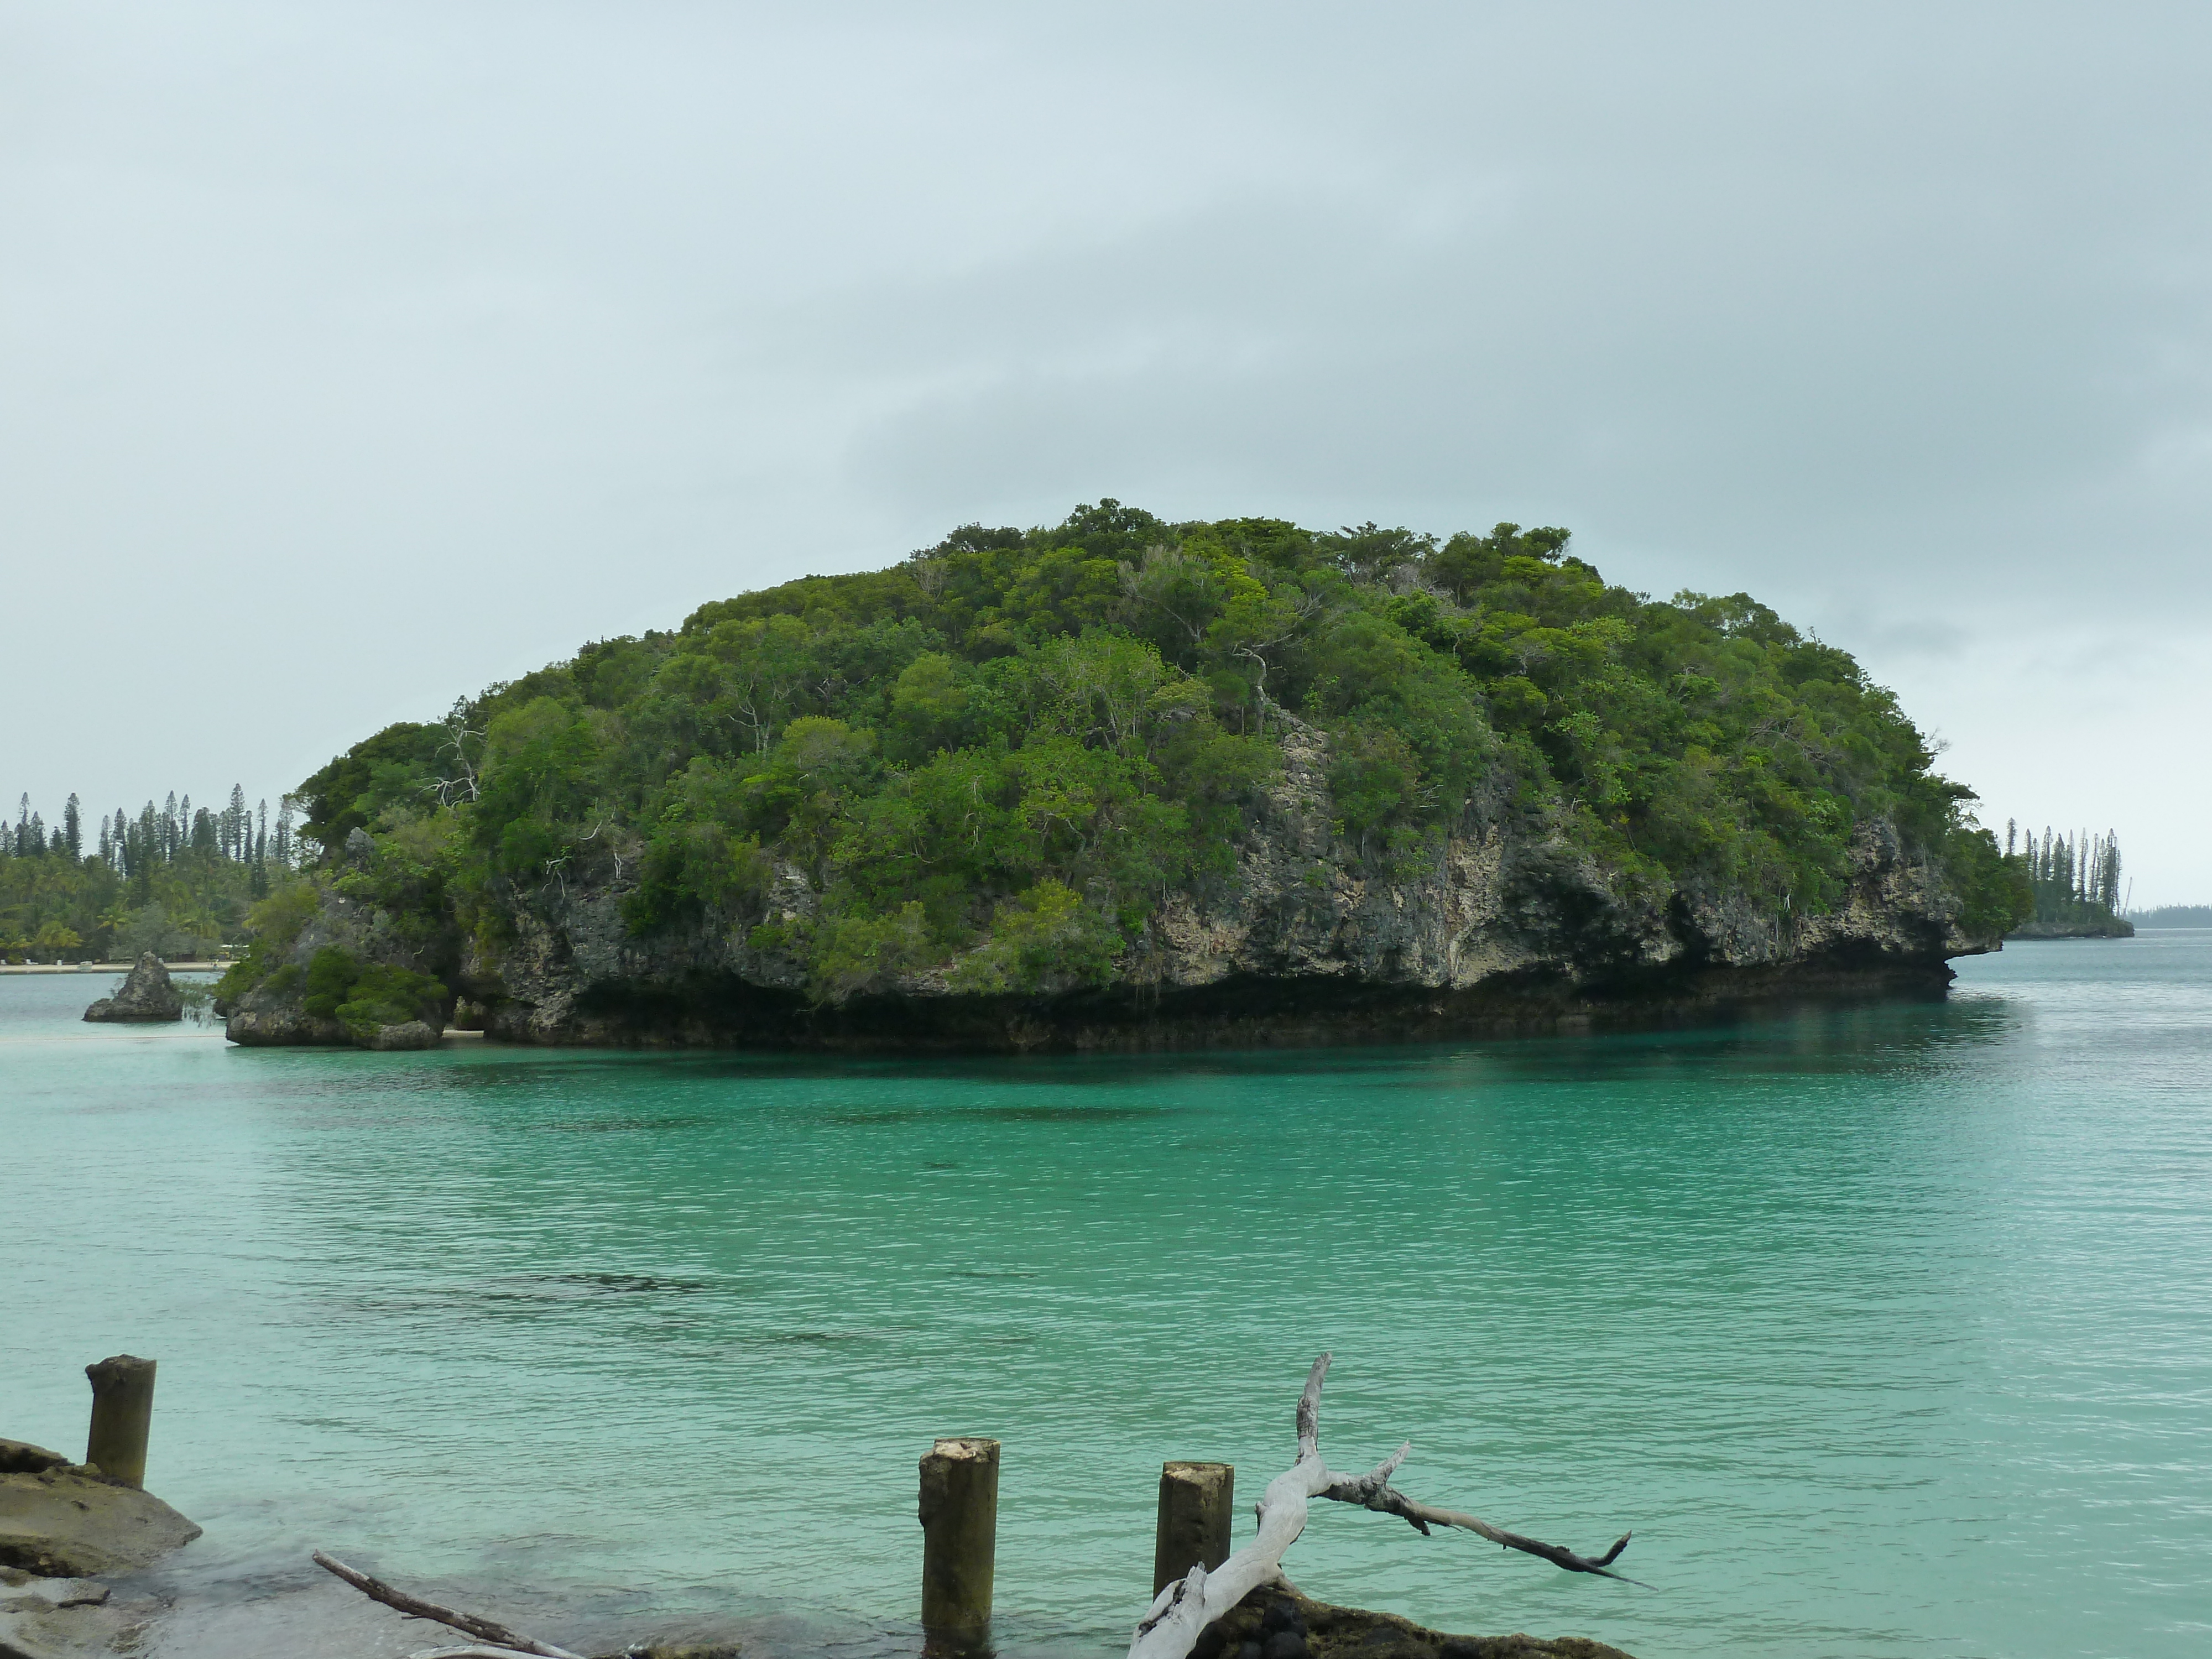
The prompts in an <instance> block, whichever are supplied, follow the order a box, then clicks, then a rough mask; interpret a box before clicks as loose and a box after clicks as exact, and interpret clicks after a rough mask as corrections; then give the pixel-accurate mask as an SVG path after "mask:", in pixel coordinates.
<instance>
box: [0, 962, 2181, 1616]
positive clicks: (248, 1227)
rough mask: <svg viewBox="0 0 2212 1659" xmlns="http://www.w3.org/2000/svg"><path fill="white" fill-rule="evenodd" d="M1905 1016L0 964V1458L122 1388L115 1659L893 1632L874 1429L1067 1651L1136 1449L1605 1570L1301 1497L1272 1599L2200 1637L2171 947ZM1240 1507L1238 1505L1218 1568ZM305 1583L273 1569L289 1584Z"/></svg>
mask: <svg viewBox="0 0 2212 1659" xmlns="http://www.w3.org/2000/svg"><path fill="white" fill-rule="evenodd" d="M1959 966H1960V969H1961V976H1960V981H1959V983H1958V985H1957V986H1956V987H1954V990H1953V993H1952V994H1951V996H1950V997H1949V999H1948V1000H1945V1001H1942V1002H1898V1003H1885V1004H1877V1005H1863V1006H1852V1007H1838V1008H1831V1009H1826V1010H1811V1011H1806V1012H1797V1013H1793V1014H1780V1015H1777V1016H1775V1017H1773V1018H1768V1019H1765V1020H1761V1021H1759V1022H1756V1023H1748V1024H1736V1025H1733V1026H1728V1027H1723V1028H1716V1029H1710V1030H1689V1031H1674V1032H1667V1033H1662V1034H1654V1035H1644V1036H1597V1037H1585V1038H1578V1039H1561V1040H1519V1041H1498V1042H1471V1043H1467V1044H1463V1045H1452V1046H1425V1047H1417V1048H1358V1049H1342V1048H1337V1049H1317V1050H1280V1051H1275V1052H1272V1053H1264V1054H1230V1055H1223V1054H1206V1055H1202V1056H1182V1057H1174V1056H1170V1057H1164V1058H1159V1059H1149V1060H1132V1059H1128V1058H1126V1057H1116V1058H1114V1059H1111V1060H1073V1059H1052V1060H976V1061H969V1062H960V1061H948V1060H927V1061H922V1062H916V1063H896V1062H890V1061H883V1060H868V1061H838V1060H822V1059H819V1058H807V1059H792V1058H785V1057H765V1056H758V1055H740V1054H675V1055H671V1054H606V1053H596V1052H592V1053H583V1052H575V1051H546V1050H528V1049H517V1048H502V1047H497V1046H490V1045H486V1044H483V1043H481V1042H468V1043H453V1044H449V1045H448V1046H447V1047H446V1048H441V1049H439V1050H435V1051H431V1052H428V1053H422V1054H362V1053H353V1052H344V1053H325V1052H318V1051H305V1050H295V1051H286V1050H266V1049H264V1050H252V1051H249V1050H242V1049H236V1048H230V1047H229V1046H228V1045H227V1044H225V1043H224V1042H222V1040H221V1038H220V1036H219V1035H217V1034H216V1030H215V1028H211V1027H210V1028H195V1027H192V1026H191V1025H185V1026H184V1027H181V1028H179V1027H169V1028H161V1029H157V1030H141V1029H132V1028H95V1027H92V1026H87V1025H83V1024H78V1023H77V1020H76V1016H77V1015H78V1014H79V1013H80V1012H82V1006H83V1004H84V1003H85V1001H86V1000H88V999H89V998H90V997H91V996H93V995H94V994H98V993H99V991H100V990H102V989H104V988H105V985H104V981H103V982H102V983H101V984H100V985H97V986H88V985H87V984H86V983H84V982H82V981H74V980H71V979H69V978H66V977H64V978H58V979H40V978H18V979H10V980H7V981H0V1133H4V1135H5V1137H6V1146H7V1148H8V1153H7V1162H8V1170H9V1176H8V1181H7V1184H6V1188H5V1198H4V1200H0V1230H4V1231H3V1232H0V1236H4V1238H5V1249H4V1253H0V1261H4V1267H5V1271H6V1273H7V1275H8V1279H9V1282H10V1285H11V1290H10V1293H9V1297H8V1298H7V1301H8V1313H7V1316H6V1323H5V1330H6V1338H5V1340H4V1341H0V1435H9V1436H14V1437H19V1438H26V1439H30V1440H34V1441H39V1442H42V1443H46V1444H48V1445H52V1446H54V1447H56V1448H57V1449H62V1450H64V1451H70V1452H72V1453H76V1452H79V1451H81V1449H82V1435H83V1428H84V1421H85V1409H86V1404H87V1401H88V1390H87V1389H86V1386H85V1383H84V1380H83V1376H82V1366H83V1365H84V1364H86V1362H88V1361H89V1360H92V1359H96V1358H100V1357H101V1356H103V1355H105V1354H108V1353H112V1352H121V1351H125V1350H127V1351H130V1352H137V1353H142V1354H150V1355H153V1356H155V1357H157V1358H159V1359H160V1361H161V1376H160V1384H159V1390H158V1395H157V1401H156V1407H155V1428H154V1437H153V1445H152V1453H151V1456H150V1459H149V1474H148V1484H149V1486H150V1487H151V1488H152V1489H153V1490H154V1491H155V1492H159V1493H160V1494H161V1495H162V1496H163V1497H165V1498H167V1499H169V1500H170V1501H171V1502H172V1503H173V1504H176V1505H177V1506H178V1507H179V1508H180V1509H182V1510H185V1512H186V1513H187V1514H189V1515H191V1516H193V1517H194V1518H195V1519H197V1520H198V1521H199V1522H201V1523H202V1524H203V1525H204V1526H205V1527H206V1528H207V1536H206V1537H205V1538H204V1539H203V1540H201V1541H199V1542H198V1543H196V1544H194V1545H192V1546H191V1547H190V1548H189V1549H187V1550H186V1551H185V1552H184V1553H182V1554H181V1555H179V1557H177V1558H175V1559H174V1561H173V1565H171V1566H170V1567H168V1568H167V1569H166V1570H165V1571H163V1572H162V1573H161V1575H159V1577H160V1578H161V1582H162V1583H164V1584H166V1585H167V1586H168V1587H169V1588H171V1589H174V1590H175V1591H176V1592H178V1593H179V1594H180V1595H183V1596H184V1597H185V1604H184V1605H185V1609H186V1611H185V1614H184V1616H182V1617H180V1618H179V1620H177V1621H176V1622H175V1623H174V1624H173V1625H172V1626H170V1627H169V1628H168V1629H167V1632H165V1633H163V1634H162V1635H161V1637H160V1638H159V1640H158V1643H157V1646H156V1654H157V1655H161V1654H167V1655H171V1656H175V1659H186V1656H193V1655H197V1654H200V1653H209V1654H212V1653H216V1652H222V1653H225V1654H228V1655H233V1656H239V1659H257V1656H258V1655H262V1654H267V1655H270V1656H274V1655H276V1654H279V1653H283V1654H290V1653H295V1652H297V1651H301V1650H302V1646H303V1644H306V1645H307V1646H311V1647H313V1649H314V1650H317V1651H320V1652H325V1653H331V1654H353V1653H359V1654H363V1655H373V1654H384V1653H395V1654H396V1653H401V1652H404V1651H407V1650H410V1648H415V1647H421V1646H423V1645H427V1644H428V1642H429V1636H428V1632H426V1629H425V1627H424V1626H420V1625H415V1626H408V1625H404V1624H403V1623H402V1622H401V1621H400V1620H398V1617H397V1616H396V1615H393V1614H390V1613H386V1612H385V1611H384V1610H382V1609H379V1608H374V1607H370V1606H369V1605H368V1604H367V1603H365V1602H362V1601H360V1598H358V1597H356V1596H353V1595H352V1593H351V1592H349V1591H346V1590H343V1589H340V1588H339V1587H337V1586H336V1585H335V1584H331V1583H328V1581H326V1580H322V1578H321V1575H319V1574H318V1573H317V1572H315V1571H314V1569H313V1568H312V1567H310V1566H308V1565H307V1563H306V1557H307V1552H308V1551H309V1550H310V1549H313V1548H322V1549H326V1550H329V1551H331V1553H334V1554H337V1555H339V1556H341V1557H343V1558H345V1559H349V1560H352V1561H354V1562H356V1564H357V1565H363V1566H368V1567H371V1568H373V1569H374V1570H375V1571H380V1572H383V1573H385V1574H386V1575H388V1576H390V1577H394V1578H396V1579H398V1580H399V1581H400V1582H401V1583H407V1584H410V1585H411V1586H419V1587H422V1588H425V1589H432V1588H438V1589H444V1590H446V1591H447V1593H449V1595H451V1596H452V1597H453V1599H455V1600H458V1601H462V1602H463V1603H464V1604H465V1605H468V1606H471V1607H476V1608H478V1609H480V1610H483V1611H486V1612H489V1613H494V1614H495V1615H496V1616H501V1617H504V1618H507V1619H508V1620H510V1621H511V1622H513V1623H516V1624H520V1625H523V1626H526V1627H534V1628H536V1629H538V1631H539V1632H540V1633H542V1634H545V1635H548V1636H550V1637H551V1638H553V1639H555V1640H556V1641H562V1642H563V1643H565V1644H568V1645H571V1646H579V1645H581V1646H585V1647H586V1648H592V1649H595V1650H604V1649H605V1648H606V1647H609V1646H612V1645H614V1644H616V1643H617V1642H619V1641H620V1640H623V1639H626V1638H629V1637H632V1636H636V1635H641V1634H645V1633H648V1632H653V1631H659V1630H664V1629H671V1628H676V1627H679V1626H684V1625H686V1624H687V1623H688V1624H695V1625H698V1626H702V1627H703V1626H708V1625H712V1626H718V1627H720V1626H736V1627H738V1628H740V1629H742V1630H743V1632H744V1633H745V1634H746V1636H747V1637H748V1638H749V1645H750V1650H751V1651H753V1652H755V1653H757V1654H759V1655H761V1656H763V1659H768V1656H773V1655H776V1654H780V1653H786V1652H788V1653H798V1652H801V1651H805V1652H824V1651H828V1652H845V1653H852V1654H854V1655H856V1656H866V1655H876V1654H882V1655H891V1654H897V1653H906V1652H912V1651H914V1650H915V1649H916V1648H917V1647H918V1642H917V1641H916V1639H915V1633H914V1632H913V1631H912V1628H911V1623H910V1621H911V1620H912V1617H913V1614H914V1610H915V1601H916V1600H917V1596H918V1577H919V1571H920V1553H921V1535H920V1528H919V1527H918V1526H917V1525H916V1523H915V1460H916V1459H917V1458H918V1457H919V1456H920V1455H921V1453H922V1452H923V1451H925V1450H926V1449H927V1447H928V1444H929V1441H930V1439H931V1437H933V1435H938V1434H955V1433H981V1434H990V1435H995V1436H998V1437H1000V1438H1001V1439H1002V1440H1003V1441H1004V1442H1005V1443H1006V1450H1005V1462H1004V1470H1003V1475H1002V1484H1001V1496H1000V1547H999V1568H998V1605H999V1609H1000V1618H999V1620H998V1626H997V1634H998V1638H999V1645H1000V1650H1001V1652H1002V1653H1006V1654H1014V1655H1020V1654H1038V1655H1061V1654H1066V1655H1088V1656H1105V1655H1109V1654H1113V1653H1117V1652H1119V1651H1120V1650H1121V1649H1122V1648H1124V1647H1125V1646H1126V1644H1127V1636H1128V1630H1129V1626H1131V1624H1132V1623H1133V1621H1134V1620H1135V1618H1136V1617H1137V1615H1138V1614H1139V1613H1140V1612H1141V1611H1142V1610H1143V1608H1144V1606H1145V1604H1146V1601H1147V1600H1149V1589H1150V1582H1151V1580H1150V1571H1151V1559H1152V1503H1153V1492H1154V1486H1155V1482H1156V1480H1157V1478H1158V1470H1159V1465H1160V1463H1161V1462H1162V1461H1163V1460H1164V1459H1167V1458H1178V1457H1182V1458H1212V1459H1220V1460H1225V1461H1230V1462H1234V1463H1235V1464H1236V1465H1237V1489H1238V1492H1239V1494H1240V1496H1241V1497H1242V1498H1243V1500H1244V1501H1245V1502H1246V1503H1247V1504H1249V1500H1250V1499H1251V1498H1255V1497H1256V1496H1257V1495H1258V1492H1259V1490H1260V1488H1261V1486H1263V1485H1264V1484H1265V1483H1266V1481H1267V1479H1268V1478H1269V1477H1271V1476H1272V1475H1273V1474H1276V1473H1278V1472H1279V1471H1280V1470H1281V1469H1282V1468H1285V1466H1286V1465H1287V1464H1288V1462H1290V1460H1291V1456H1292V1455H1293V1449H1292V1443H1291V1407H1292V1405H1293V1403H1294V1401H1295V1400H1296V1397H1297V1390H1298V1388H1299V1385H1300V1383H1301V1382H1302V1380H1303V1378H1304V1373H1305V1370H1306V1367H1307V1365H1308V1364H1310V1361H1311V1360H1312V1358H1313V1357H1314V1355H1315V1354H1316V1353H1317V1352H1320V1351H1322V1349H1324V1348H1326V1349H1330V1350H1333V1351H1334V1353H1335V1355H1336V1362H1335V1366H1334V1370H1332V1372H1331V1374H1330V1378H1329V1383H1328V1392H1327V1394H1326V1395H1325V1397H1324V1400H1323V1404H1322V1445H1323V1449H1324V1450H1325V1451H1326V1452H1328V1454H1329V1455H1330V1459H1331V1462H1333V1463H1334V1464H1335V1465H1336V1466H1338V1467H1340V1468H1365V1467H1367V1466H1368V1465H1370V1464H1371V1463H1372V1462H1375V1461H1376V1460H1377V1459H1379V1458H1380V1457H1382V1456H1383V1455H1385V1454H1387V1453H1388V1452H1389V1451H1390V1450H1391V1449H1393V1448H1395V1446H1396V1445H1397V1443H1399V1442H1400V1441H1401V1440H1402V1439H1406V1438H1411V1439H1412V1441H1413V1455H1412V1456H1411V1458H1410V1459H1409V1461H1408V1462H1407V1465H1406V1467H1405V1468H1404V1470H1403V1472H1402V1474H1401V1476H1400V1479H1399V1484H1400V1485H1401V1486H1402V1487H1403V1488H1404V1489H1405V1490H1407V1492H1412V1493H1413V1494H1414V1495H1416V1496H1418V1497H1420V1498H1425V1499H1427V1500H1429V1501H1431V1502H1434V1503H1438V1504H1449V1505H1452V1506H1455V1507H1461V1508H1466V1509H1471V1510H1474V1511H1475V1512H1476V1513H1478V1514H1480V1515H1482V1516H1486V1518H1488V1519H1490V1520H1492V1521H1494V1522H1499V1523H1501V1524H1504V1525H1507V1526H1511V1527H1514V1528H1518V1529H1521V1530H1524V1531H1528V1532H1532V1533H1534V1534H1537V1535H1539V1536H1541V1537H1545V1538H1547V1539H1551V1540H1553V1541H1559V1542H1564V1543H1567V1544H1570V1545H1571V1546H1574V1547H1577V1548H1581V1549H1584V1550H1596V1549H1600V1548H1602V1547H1603V1546H1605V1545H1606V1544H1607V1543H1609V1542H1610V1541H1612V1539H1613V1537H1615V1536H1616V1535H1618V1534H1619V1533H1620V1532H1621V1531H1623V1530H1626V1528H1631V1527H1632V1528H1635V1530H1636V1539H1635V1541H1634V1542H1633V1543H1632V1545H1631V1546H1630V1547H1629V1549H1628V1552H1627V1553H1626V1556H1625V1557H1624V1558H1623V1559H1622V1561H1621V1565H1622V1566H1623V1567H1624V1568H1626V1570H1628V1571H1632V1572H1633V1573H1634V1574H1635V1575H1636V1576H1637V1577H1639V1578H1643V1579H1646V1580H1648V1581H1650V1583H1652V1584H1654V1585H1656V1586H1657V1587H1658V1588H1657V1589H1656V1590H1650V1591H1646V1590H1642V1589H1632V1588H1630V1587H1627V1586H1624V1585H1619V1584H1613V1583H1602V1582H1601V1581H1598V1580H1595V1579H1592V1578H1589V1577H1574V1576H1570V1575H1566V1574H1563V1573H1560V1572H1558V1571H1554V1570H1553V1569H1552V1568H1551V1567H1549V1566H1547V1565H1544V1564H1542V1563H1541V1562H1536V1561H1532V1560H1529V1559H1527V1558H1524V1557H1520V1556H1508V1555H1505V1554H1503V1553H1500V1552H1498V1551H1496V1550H1493V1549H1491V1548H1489V1547H1486V1546H1482V1545H1480V1544H1479V1543H1478V1542H1476V1541H1474V1540H1473V1539H1471V1538H1467V1537H1465V1536H1463V1535H1462V1536H1455V1537H1441V1536H1440V1537H1437V1538H1431V1539H1423V1538H1420V1537H1419V1536H1417V1535H1415V1534H1413V1532H1411V1531H1410V1530H1409V1529H1408V1528H1406V1527H1405V1526H1403V1525H1402V1524H1401V1523H1399V1522H1393V1521H1389V1520H1387V1519H1385V1518H1384V1517H1382V1516H1374V1515H1370V1514H1365V1513H1362V1512H1357V1511H1353V1510H1347V1509H1344V1508H1341V1507H1340V1506H1332V1505H1322V1506H1321V1507H1320V1509H1319V1510H1317V1512H1316V1516H1315V1517H1314V1520H1313V1522H1312V1524H1311V1525H1310V1528H1309V1529H1308V1531H1307V1533H1306V1535H1305V1536H1304V1538H1303V1539H1302V1540H1301V1541H1299V1542H1298V1543H1297V1546H1296V1547H1294V1548H1293V1550H1292V1552H1291V1556H1290V1558H1289V1559H1288V1563H1287V1565H1288V1566H1289V1569H1290V1571H1291V1576H1292V1577H1294V1578H1295V1579H1296V1580H1297V1583H1298V1584H1299V1586H1300V1587H1301V1588H1302V1589H1304V1590H1306V1591H1307V1592H1308V1593H1310V1594H1311V1595H1317V1596H1320V1597H1322V1598H1323V1599H1326V1600H1332V1601H1343V1602H1349V1603H1353V1604H1357V1605H1361V1606H1366V1607H1380V1608H1385V1609H1389V1610H1391V1611H1395V1612H1399V1613H1406V1614H1407V1615H1409V1616H1411V1617H1413V1618H1415V1619H1418V1620H1421V1621H1422V1622H1424V1623H1427V1624H1430V1625H1433V1626H1439V1627H1441V1628H1444V1629H1448V1630H1456V1631H1468V1632H1503V1631H1509V1630H1527V1631H1530V1632H1535V1633H1539V1634H1549V1635H1569V1634H1571V1635H1583V1636H1589V1637H1594V1638H1598V1639H1601V1640H1603V1641H1607V1642H1610V1643H1613V1644H1616V1645H1618V1646H1620V1647H1622V1648H1625V1649H1626V1650H1628V1651H1630V1652H1631V1653H1632V1654H1635V1655H1637V1656H1638V1659H1674V1656H1689V1655H1692V1654H1696V1655H1708V1654H1725V1655H1735V1656H1746V1659H1750V1656H1775V1659H1780V1656H1790V1659H1808V1656H1839V1659H1840V1656H1850V1659H1858V1656H1867V1659H1872V1656H1938V1655H1940V1656H1983V1655H2004V1656H2009V1655H2021V1656H2029V1655H2033V1656H2071V1655H2081V1656H2102V1655H2115V1656H2118V1655H2126V1656H2132V1659H2166V1656H2180V1655H2185V1654H2188V1655H2195V1654H2198V1653H2202V1652H2204V1651H2207V1650H2212V1571H2208V1558H2207V1546H2208V1543H2212V933H2179V932H2172V933H2146V934H2145V935H2143V936H2142V937H2141V938H2138V939H2128V940H2085V941H2063V942H2051V943H2041V944H2027V945H2015V946H2013V947H2012V948H2011V949H2009V950H2008V951H2005V952H2003V953H2002V955H2000V956H1996V957H1987V958H1982V959H1978V960H1971V961H1967V962H1964V963H1960V964H1959ZM1249 1524H1250V1523H1249V1509H1248V1510H1247V1511H1246V1517H1245V1518H1244V1519H1243V1520H1242V1521H1241V1522H1240V1523H1239V1531H1238V1536H1239V1537H1240V1539H1241V1538H1243V1537H1244V1536H1247V1535H1249ZM326 1585H327V1588H325V1586H326Z"/></svg>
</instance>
